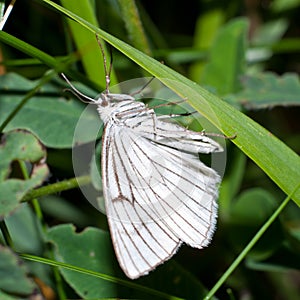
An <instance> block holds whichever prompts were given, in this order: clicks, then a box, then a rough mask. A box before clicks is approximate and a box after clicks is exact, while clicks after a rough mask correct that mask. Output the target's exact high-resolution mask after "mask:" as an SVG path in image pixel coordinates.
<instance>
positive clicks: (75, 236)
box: [48, 225, 122, 299]
mask: <svg viewBox="0 0 300 300" xmlns="http://www.w3.org/2000/svg"><path fill="white" fill-rule="evenodd" d="M48 240H49V241H50V242H51V243H53V244H54V246H55V249H54V251H55V258H56V260H58V261H61V262H65V263H68V264H72V265H75V266H79V267H82V268H85V269H88V270H93V271H96V272H99V273H104V274H109V275H116V276H117V277H122V275H121V274H122V273H121V271H120V270H119V267H118V266H117V264H116V260H115V258H114V255H113V253H114V252H113V249H112V246H111V242H110V238H109V234H108V232H104V231H102V230H100V229H95V228H87V229H85V230H84V231H83V232H81V233H76V232H75V228H74V227H73V226H72V225H60V226H56V227H53V228H51V229H50V230H49V231H48ZM61 273H62V275H63V276H64V278H65V280H66V281H67V282H68V283H69V284H70V286H71V287H72V288H73V289H74V290H75V291H76V292H77V293H78V294H79V295H80V296H81V297H84V298H85V299H86V298H88V299H92V298H94V299H95V298H104V297H116V296H117V295H118V293H117V292H118V289H117V286H116V285H115V284H114V283H111V282H108V281H105V280H103V279H99V278H95V277H91V276H88V275H84V274H80V273H77V272H74V271H70V270H66V269H61Z"/></svg>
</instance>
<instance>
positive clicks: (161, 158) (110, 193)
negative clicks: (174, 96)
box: [62, 43, 223, 279]
mask: <svg viewBox="0 0 300 300" xmlns="http://www.w3.org/2000/svg"><path fill="white" fill-rule="evenodd" d="M99 44H100V43H99ZM100 48H101V51H102V54H103V57H104V69H105V73H106V89H105V91H104V92H103V93H102V94H100V96H99V97H98V98H97V99H93V98H90V97H88V96H86V95H84V94H82V93H81V92H80V91H79V90H77V89H76V88H75V87H74V86H73V85H72V84H71V82H70V81H69V80H68V79H67V78H66V76H65V75H63V74H62V76H63V77H64V79H65V80H66V81H67V82H68V84H69V85H70V86H71V88H72V91H73V93H74V94H76V95H77V96H78V97H79V98H80V99H82V100H83V101H84V102H89V103H93V104H95V105H96V106H97V111H98V113H99V116H100V118H101V119H102V121H103V123H104V131H103V136H102V153H101V168H102V185H103V194H104V199H105V207H106V214H107V218H108V223H109V228H110V233H111V238H112V243H113V246H114V250H115V253H116V257H117V259H118V261H119V264H120V266H121V268H122V269H123V271H124V273H125V274H126V275H127V276H128V277H129V278H131V279H136V278H139V277H140V276H143V275H146V274H148V273H149V272H150V271H151V270H154V269H155V268H156V267H157V266H158V265H160V264H162V263H164V262H165V261H166V260H168V259H170V258H171V257H172V256H173V255H174V254H175V253H176V251H177V250H178V249H179V247H180V245H181V244H182V243H185V244H187V245H189V246H191V247H194V248H198V249H201V248H203V247H205V246H207V245H208V244H209V243H210V241H211V238H212V235H213V233H214V230H215V226H216V218H217V201H216V200H217V197H218V186H219V184H220V180H221V179H220V176H219V175H218V174H217V172H216V171H215V170H213V169H212V168H210V167H208V166H206V165H205V164H204V163H202V162H201V161H200V160H199V155H198V154H199V153H205V154H209V153H214V152H220V151H223V149H222V147H221V146H220V145H219V144H218V143H217V142H216V141H214V140H213V139H211V138H209V137H208V136H206V135H205V133H203V132H194V131H191V130H189V129H186V128H184V127H182V126H180V125H178V124H176V123H174V122H172V120H171V118H172V115H163V116H158V115H157V114H156V113H155V111H154V109H152V108H149V107H147V106H146V105H145V104H144V103H143V102H140V101H136V100H135V98H134V97H133V96H132V95H127V94H113V93H110V92H109V83H110V72H111V64H110V69H109V70H108V69H107V66H106V59H105V55H104V51H103V47H102V46H101V44H100Z"/></svg>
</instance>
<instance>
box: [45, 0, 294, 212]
mask: <svg viewBox="0 0 300 300" xmlns="http://www.w3.org/2000/svg"><path fill="white" fill-rule="evenodd" d="M42 1H43V2H44V3H47V4H49V5H51V6H52V7H53V8H55V9H57V10H58V11H59V12H61V13H63V14H65V15H66V16H68V17H69V18H71V19H73V20H74V21H76V22H78V23H79V24H81V25H82V26H84V27H85V28H87V29H89V30H90V31H92V32H95V33H97V34H98V35H99V36H100V37H101V38H103V39H104V40H105V41H107V42H108V43H109V44H111V45H112V46H114V47H115V48H117V49H118V50H119V51H121V52H122V53H124V54H125V55H126V56H128V57H129V58H130V59H132V60H133V61H134V62H136V63H137V64H138V65H140V66H141V67H142V68H144V69H145V70H147V71H148V72H149V73H151V74H152V75H154V76H155V77H157V78H158V79H159V80H160V81H161V82H163V83H164V84H165V85H166V86H167V87H169V88H170V89H172V90H173V91H174V92H176V93H177V94H178V95H179V96H181V97H182V98H183V99H186V100H187V101H188V102H189V103H190V105H191V106H193V107H194V108H195V109H196V110H197V111H199V112H200V113H201V114H202V115H203V116H205V117H206V118H207V119H208V120H209V121H210V122H212V124H214V125H215V126H216V127H217V128H219V129H220V130H221V131H222V132H223V133H224V134H225V135H227V136H232V135H234V134H236V135H237V137H236V138H235V139H234V140H232V142H233V143H235V144H236V145H237V146H238V147H239V148H240V149H241V150H242V151H243V152H244V153H245V154H246V155H247V156H248V157H249V158H251V159H252V160H253V161H254V162H255V163H256V164H257V165H258V166H259V167H260V168H261V169H262V170H264V172H265V173H266V174H267V175H268V176H269V177H270V178H271V179H272V180H273V181H274V182H275V183H276V184H277V185H278V186H279V187H280V188H281V189H282V190H283V191H284V192H285V193H286V194H288V195H289V194H291V192H292V191H293V190H294V188H295V186H296V185H297V184H298V180H299V178H300V158H299V156H298V155H297V154H296V153H295V152H294V151H293V150H291V149H290V148H289V147H288V146H287V145H285V144H284V143H283V142H281V141H280V140H279V139H277V138H276V137H275V136H273V135H272V134H271V133H270V132H269V131H267V130H266V129H265V128H263V127H262V126H260V125H259V124H257V123H256V122H254V121H253V120H252V119H250V118H249V117H247V116H246V115H244V114H243V113H241V112H240V111H238V110H236V109H235V108H234V107H232V106H230V105H229V104H227V103H226V102H224V101H222V100H221V99H220V98H218V97H217V96H215V95H213V94H211V93H210V92H208V91H206V90H205V89H203V88H202V87H200V86H199V85H197V84H196V83H195V82H193V81H191V80H189V79H188V78H186V77H184V76H182V75H181V74H179V73H177V72H175V71H174V70H172V69H170V68H168V67H167V66H165V65H162V64H161V63H159V62H158V61H156V60H154V59H153V58H151V57H149V56H147V55H145V54H144V53H142V52H140V51H138V50H136V49H135V48H133V47H131V46H130V45H128V44H126V43H124V42H123V41H121V40H119V39H117V38H115V37H114V36H112V35H110V34H108V33H106V32H105V31H103V30H101V29H99V28H97V27H96V26H94V25H92V24H90V23H88V22H87V21H85V20H83V19H82V18H80V17H78V16H76V15H75V14H73V13H72V12H70V11H68V10H66V9H64V8H63V7H61V6H59V5H57V4H55V3H53V2H52V1H49V0H42ZM216 116H217V117H216ZM293 200H294V201H295V202H296V204H297V205H298V206H300V191H298V192H297V193H295V194H294V196H293Z"/></svg>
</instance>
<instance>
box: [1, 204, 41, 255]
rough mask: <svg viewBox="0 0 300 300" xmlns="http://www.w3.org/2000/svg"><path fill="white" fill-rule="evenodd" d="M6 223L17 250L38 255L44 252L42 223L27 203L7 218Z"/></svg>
mask: <svg viewBox="0 0 300 300" xmlns="http://www.w3.org/2000/svg"><path fill="white" fill-rule="evenodd" d="M5 223H6V225H7V228H8V231H9V233H10V235H11V236H12V237H13V243H14V249H15V250H16V251H18V252H25V253H34V254H36V255H41V254H42V253H43V250H44V238H43V233H42V232H43V231H42V225H41V222H40V220H39V219H38V218H37V216H36V215H35V214H34V213H33V211H32V209H31V207H30V206H29V205H28V204H27V203H22V204H21V205H20V207H19V208H18V209H17V210H16V211H15V212H14V214H12V215H11V216H8V217H7V218H5Z"/></svg>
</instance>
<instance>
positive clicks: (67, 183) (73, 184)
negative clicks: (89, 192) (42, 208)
mask: <svg viewBox="0 0 300 300" xmlns="http://www.w3.org/2000/svg"><path fill="white" fill-rule="evenodd" d="M90 182H91V178H90V176H81V177H77V178H72V179H68V180H64V181H60V182H57V183H53V184H50V185H47V186H43V187H41V188H38V189H36V190H32V191H30V192H28V193H27V194H26V195H25V196H24V197H23V199H22V201H23V202H27V201H29V200H31V199H34V198H38V197H42V196H46V195H50V194H55V193H58V192H62V191H66V190H70V189H74V188H77V187H78V186H80V185H87V184H89V183H90Z"/></svg>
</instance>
